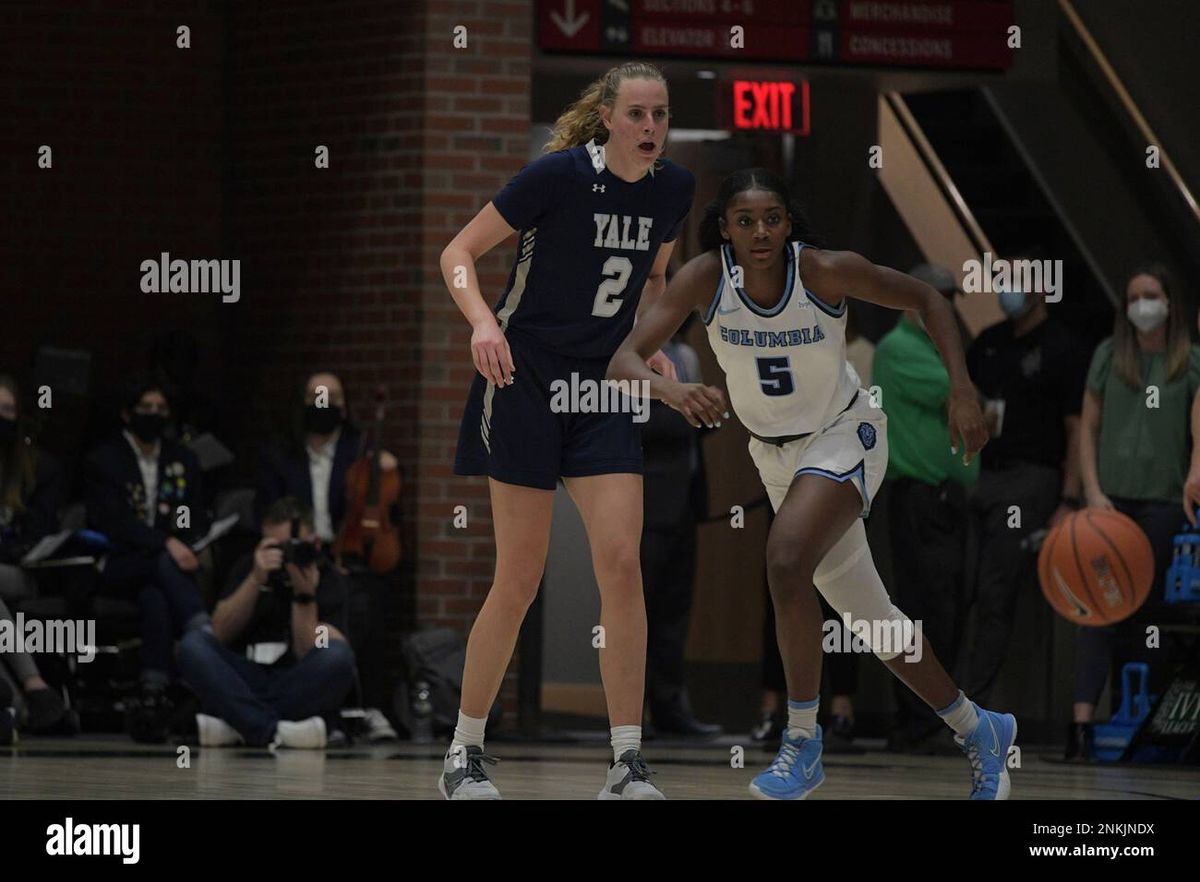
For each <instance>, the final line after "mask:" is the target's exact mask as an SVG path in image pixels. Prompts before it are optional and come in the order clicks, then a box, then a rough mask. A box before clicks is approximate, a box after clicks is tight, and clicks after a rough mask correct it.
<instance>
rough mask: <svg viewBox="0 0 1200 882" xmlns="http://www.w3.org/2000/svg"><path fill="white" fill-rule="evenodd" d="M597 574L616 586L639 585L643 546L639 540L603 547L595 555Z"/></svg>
mask: <svg viewBox="0 0 1200 882" xmlns="http://www.w3.org/2000/svg"><path fill="white" fill-rule="evenodd" d="M595 561H596V569H597V571H598V572H597V575H602V576H604V577H605V581H606V582H608V583H609V584H611V585H615V586H628V587H629V588H630V589H631V590H632V589H635V588H636V587H637V583H638V580H639V579H640V578H641V573H642V558H641V548H640V547H639V545H638V543H637V542H623V543H620V544H618V545H614V546H610V547H608V548H604V549H601V551H600V553H599V554H597V555H595Z"/></svg>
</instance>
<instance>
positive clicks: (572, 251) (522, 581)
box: [438, 62, 695, 799]
mask: <svg viewBox="0 0 1200 882" xmlns="http://www.w3.org/2000/svg"><path fill="white" fill-rule="evenodd" d="M667 129H668V106H667V85H666V81H665V80H664V79H663V76H662V73H661V72H659V70H658V69H657V68H655V67H653V66H651V65H648V64H641V63H636V62H630V63H627V64H622V65H620V66H619V67H615V68H613V69H611V70H609V71H608V72H607V73H606V74H605V75H604V76H603V77H601V78H600V79H599V80H597V81H596V82H594V83H592V84H591V85H590V86H589V87H588V88H587V89H585V90H584V92H583V94H582V95H581V97H580V99H579V100H578V101H577V102H576V103H575V104H574V105H572V106H571V107H570V108H569V109H568V110H567V111H566V112H565V113H564V114H563V115H562V116H561V117H560V118H559V120H558V121H557V123H556V124H555V127H554V135H553V138H552V140H551V142H550V144H549V145H548V146H547V148H546V149H547V150H548V151H549V152H548V153H547V155H545V156H542V157H541V158H539V159H537V160H536V161H534V162H532V163H530V164H529V165H527V166H526V167H525V168H524V169H522V170H521V172H520V173H519V174H518V175H517V176H516V177H514V178H513V179H512V181H511V182H509V184H508V185H507V186H506V187H504V189H503V190H501V191H500V192H499V193H498V194H497V195H496V196H495V198H493V199H492V201H491V202H489V203H488V204H487V205H485V206H484V207H483V209H482V210H481V211H480V212H479V214H477V215H476V216H475V218H474V219H473V220H472V221H471V222H470V223H469V224H467V226H466V227H464V228H463V229H462V231H461V232H460V233H459V234H458V235H457V236H456V237H455V238H454V240H453V241H452V242H451V243H450V244H449V245H448V246H446V249H445V251H444V252H443V253H442V259H441V266H442V272H443V275H444V276H445V279H446V285H447V287H448V288H449V289H450V293H451V295H452V296H453V297H454V300H455V302H456V303H457V304H458V307H459V308H460V309H461V310H462V312H463V315H465V316H466V318H467V320H468V321H470V322H471V325H472V327H473V329H474V332H473V334H472V336H471V354H472V357H473V359H474V362H475V367H476V369H477V370H478V372H479V375H478V376H476V378H475V382H474V385H473V386H472V387H471V391H470V395H469V397H468V399H467V406H466V411H465V414H464V416H463V420H462V427H461V431H460V435H459V440H458V452H457V457H456V459H455V464H454V470H455V472H456V473H457V474H460V475H487V476H488V478H489V480H488V486H489V490H490V494H491V502H492V520H493V524H494V529H495V535H496V576H495V580H494V582H493V584H492V587H491V590H490V591H489V592H488V596H487V599H486V601H485V602H484V604H483V607H482V609H481V610H480V612H479V616H478V617H477V618H476V620H475V624H474V626H473V627H472V629H471V635H470V638H469V640H468V642H467V661H466V669H465V670H464V672H463V691H462V704H461V707H460V710H459V717H458V726H457V728H456V729H455V732H454V739H453V742H452V743H451V746H450V750H449V751H448V752H447V754H446V759H445V765H444V770H443V774H442V776H441V777H440V778H439V780H438V788H439V790H440V791H441V792H442V794H443V795H444V796H446V797H447V798H448V799H498V798H499V793H498V791H497V790H496V787H495V786H494V785H493V783H492V782H491V781H490V780H489V778H488V775H487V772H486V770H485V769H484V764H485V763H491V762H494V761H495V760H493V759H492V758H491V757H489V756H487V755H486V754H485V753H484V751H483V737H484V721H485V718H486V717H487V713H488V709H489V708H490V707H491V706H492V703H493V702H494V701H495V698H496V694H497V692H498V691H499V689H500V683H501V680H502V678H503V677H504V672H505V669H506V668H507V667H508V663H509V660H510V659H511V657H512V652H513V648H514V646H515V644H516V640H517V633H518V631H519V629H520V626H521V621H522V620H523V619H524V617H525V613H526V611H527V610H528V608H529V605H530V603H531V602H532V601H533V599H534V596H535V594H536V592H537V588H538V583H539V581H540V580H541V576H542V571H543V569H544V567H545V562H546V552H547V547H548V544H549V538H550V520H551V511H552V508H553V504H554V490H555V488H556V486H557V483H558V481H559V480H560V479H561V480H562V481H563V483H564V484H565V485H566V488H567V491H568V492H569V493H570V495H571V498H572V500H573V501H574V502H575V505H576V506H577V508H578V509H579V513H580V515H581V516H582V519H583V523H584V526H585V528H586V530H587V534H588V540H589V542H590V544H591V551H592V561H593V566H594V568H595V573H596V582H597V583H598V585H599V588H600V600H601V612H600V625H601V626H602V628H603V635H604V642H603V644H602V646H601V649H600V676H601V679H602V680H603V683H604V691H605V696H606V699H607V702H608V713H609V722H610V725H611V727H612V729H611V741H612V747H613V762H612V763H611V764H610V766H609V770H608V778H607V780H606V782H605V785H604V788H603V790H601V791H600V795H599V796H600V798H601V799H662V798H663V794H662V793H661V792H660V791H659V790H658V789H657V788H656V787H655V786H654V785H653V784H652V783H651V782H650V774H651V773H650V771H649V769H648V768H647V767H646V763H645V760H644V759H643V757H642V754H641V732H642V730H641V720H642V700H643V695H642V693H643V689H644V685H645V666H646V610H645V603H644V600H643V596H642V580H641V568H640V563H639V548H640V541H641V531H642V476H641V472H642V447H641V430H640V428H639V427H638V425H637V423H636V422H635V418H636V414H633V413H630V412H629V411H628V410H627V411H626V412H624V413H621V412H615V411H616V408H612V407H610V412H597V411H596V408H595V407H593V406H592V405H586V404H585V403H584V399H583V398H580V399H579V401H578V403H577V404H576V405H575V407H574V408H573V409H574V410H575V411H582V410H584V408H585V407H586V408H587V409H588V410H590V411H592V412H564V408H563V407H562V406H561V402H560V401H559V397H558V396H557V395H556V394H555V389H554V387H556V386H560V384H569V385H572V386H574V385H575V384H576V383H578V384H579V385H578V386H577V387H576V388H579V389H583V388H584V387H585V385H587V384H591V387H592V388H593V389H607V386H606V385H605V384H604V373H605V370H606V369H607V367H608V361H609V359H610V358H611V357H612V354H613V353H614V352H615V351H616V348H617V346H618V345H619V344H620V343H621V341H622V340H623V339H624V338H625V335H626V334H627V333H628V332H629V329H630V328H631V327H632V326H633V322H634V318H635V314H636V313H637V311H638V309H639V298H640V299H641V302H643V303H645V304H648V303H650V302H652V301H653V299H655V298H657V297H658V296H660V295H661V293H662V291H663V289H664V288H665V286H666V278H665V271H666V267H667V261H668V259H669V258H670V255H671V250H672V248H673V247H674V241H675V238H676V236H677V235H678V233H679V230H680V228H681V226H682V224H683V221H684V219H685V217H686V216H687V213H688V210H689V209H690V206H691V201H692V193H693V191H694V189H695V182H694V179H693V178H692V175H691V174H690V173H689V172H688V171H686V170H685V169H683V168H680V167H679V166H677V165H674V164H673V163H671V162H669V161H667V160H665V159H663V158H662V157H661V153H662V150H663V144H664V142H665V140H666V136H667ZM516 231H519V232H520V240H519V242H520V245H519V249H518V254H517V258H516V262H515V264H514V266H513V268H512V272H511V273H510V275H509V278H508V285H507V287H506V289H505V291H504V294H503V296H502V297H501V298H500V300H499V302H498V303H497V305H496V307H495V309H494V310H493V309H490V308H489V307H488V305H487V303H486V302H485V300H484V299H483V295H482V293H481V292H480V290H479V283H478V281H477V278H476V274H475V262H476V261H477V260H478V259H479V258H480V257H482V256H483V255H484V254H486V253H487V252H488V251H490V250H491V249H492V248H494V247H495V246H496V245H498V244H500V243H501V242H502V241H504V240H505V239H506V238H508V236H510V235H511V234H512V233H513V232H516ZM647 365H649V366H650V367H653V368H655V369H657V370H659V371H662V372H663V373H666V374H667V375H670V376H674V370H673V368H672V367H671V366H670V361H669V359H667V358H666V356H664V355H663V354H662V353H661V352H658V353H654V354H652V355H651V356H650V357H649V358H648V359H647ZM560 388H561V387H560ZM625 400H626V402H627V403H628V402H629V401H630V400H631V399H625ZM642 403H643V404H644V405H648V404H649V402H648V401H644V402H642ZM587 636H588V635H584V636H583V637H581V638H580V639H586V638H587Z"/></svg>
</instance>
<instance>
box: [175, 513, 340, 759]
mask: <svg viewBox="0 0 1200 882" xmlns="http://www.w3.org/2000/svg"><path fill="white" fill-rule="evenodd" d="M262 532H263V538H262V541H260V542H259V543H258V547H257V548H255V550H254V552H253V554H248V555H246V556H245V557H243V558H242V559H241V560H239V561H238V562H237V563H236V564H234V566H233V569H232V570H231V571H230V575H229V579H228V580H227V582H226V585H225V589H224V591H223V593H222V595H221V599H220V600H219V601H218V603H217V606H216V609H215V610H213V616H212V620H213V633H208V632H204V631H197V632H192V633H189V634H188V635H186V636H185V637H184V639H183V640H182V641H181V642H180V644H179V656H178V661H179V667H180V670H181V671H182V672H183V679H184V681H185V682H186V683H187V684H188V685H189V686H191V687H192V689H193V690H195V692H196V694H197V695H198V696H199V698H200V703H201V709H202V711H203V712H202V713H200V714H197V716H196V722H197V726H198V728H199V734H200V744H201V746H203V747H220V746H223V745H230V744H238V743H243V742H244V743H245V744H249V745H252V746H262V745H268V744H269V745H271V746H272V747H275V746H282V747H298V748H323V747H325V744H326V739H327V726H326V722H325V720H326V718H334V717H335V716H336V714H337V711H338V708H339V707H340V706H341V703H342V700H343V699H344V698H345V696H346V694H347V693H348V692H349V691H350V688H351V686H352V685H353V683H354V673H355V668H354V664H355V663H354V652H353V650H351V648H350V644H349V642H348V641H347V639H346V636H345V630H346V624H345V619H346V597H347V594H348V586H347V583H346V577H345V576H343V575H342V573H341V572H340V571H339V570H338V569H337V568H336V567H335V566H333V564H332V562H331V561H330V559H329V557H328V556H327V555H326V554H325V552H324V549H323V548H322V546H321V544H320V539H319V538H318V537H317V536H316V533H315V531H314V529H313V516H312V512H311V511H310V510H309V509H308V508H307V507H306V506H304V505H302V504H301V503H300V502H299V501H298V500H297V499H296V498H295V497H291V496H287V497H284V498H283V499H280V500H278V501H277V502H275V503H274V504H273V505H272V506H271V507H270V509H269V510H268V511H267V513H266V516H265V517H264V518H263V528H262Z"/></svg>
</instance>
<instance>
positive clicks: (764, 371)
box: [754, 355, 796, 395]
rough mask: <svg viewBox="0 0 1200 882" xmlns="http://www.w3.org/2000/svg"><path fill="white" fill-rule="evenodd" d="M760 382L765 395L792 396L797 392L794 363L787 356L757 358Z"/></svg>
mask: <svg viewBox="0 0 1200 882" xmlns="http://www.w3.org/2000/svg"><path fill="white" fill-rule="evenodd" d="M754 361H755V363H756V364H757V365H758V381H759V384H760V385H761V386H762V390H763V394H764V395H791V394H792V392H794V391H795V390H796V387H795V385H794V384H793V383H792V363H791V359H790V358H788V357H787V356H786V355H784V356H778V357H774V358H756V359H754Z"/></svg>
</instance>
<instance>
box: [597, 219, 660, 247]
mask: <svg viewBox="0 0 1200 882" xmlns="http://www.w3.org/2000/svg"><path fill="white" fill-rule="evenodd" d="M592 219H593V220H595V222H596V241H595V242H593V243H592V244H593V245H594V246H596V247H597V248H619V249H621V250H624V251H649V250H650V227H652V226H653V225H654V218H652V217H638V218H634V217H632V216H631V215H628V214H604V213H602V212H596V213H595V214H593V215H592ZM635 220H636V221H637V224H636V227H637V228H636V231H635V229H634V226H635V225H634V221H635ZM635 232H636V238H634V236H633V235H631V234H633V233H635Z"/></svg>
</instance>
